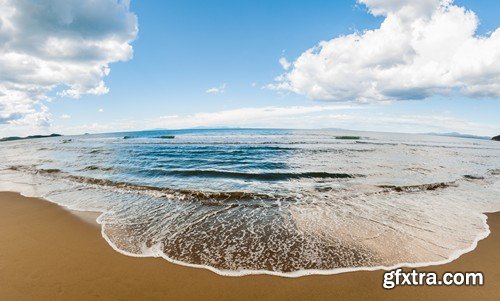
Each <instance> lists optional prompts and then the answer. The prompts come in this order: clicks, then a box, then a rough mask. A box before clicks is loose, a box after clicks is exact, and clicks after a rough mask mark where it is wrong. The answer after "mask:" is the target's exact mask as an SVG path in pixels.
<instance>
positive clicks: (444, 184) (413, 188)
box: [377, 181, 457, 192]
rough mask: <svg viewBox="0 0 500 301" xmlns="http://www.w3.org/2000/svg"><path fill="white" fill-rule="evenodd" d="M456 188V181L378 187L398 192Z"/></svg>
mask: <svg viewBox="0 0 500 301" xmlns="http://www.w3.org/2000/svg"><path fill="white" fill-rule="evenodd" d="M456 186H457V184H456V181H453V182H438V183H430V184H419V185H406V186H398V185H378V186H377V187H379V188H383V189H386V190H392V191H396V192H419V191H426V190H438V189H444V188H448V187H456Z"/></svg>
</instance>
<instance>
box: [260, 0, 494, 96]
mask: <svg viewBox="0 0 500 301" xmlns="http://www.w3.org/2000/svg"><path fill="white" fill-rule="evenodd" d="M359 2H360V3H362V4H365V5H366V6H367V7H368V10H369V11H370V13H372V14H373V15H376V16H383V17H384V18H385V19H384V20H383V22H382V24H381V26H380V28H377V29H374V30H367V31H364V32H362V33H353V34H350V35H346V36H340V37H337V38H335V39H332V40H329V41H322V42H320V43H319V44H318V45H317V46H316V47H314V48H312V49H309V50H307V51H306V52H304V53H303V54H302V55H300V56H299V58H297V59H296V60H295V62H293V63H292V65H291V70H289V72H287V73H285V74H283V75H281V76H279V77H277V79H276V80H277V81H276V83H275V84H272V85H270V86H269V88H272V89H277V90H285V91H293V92H295V93H298V94H304V95H307V96H308V97H310V98H313V99H318V100H330V101H346V100H349V101H358V102H372V101H390V100H405V99H424V98H427V97H430V96H432V95H448V94H450V93H451V92H458V93H460V94H462V95H465V96H469V97H476V98H482V97H500V28H499V29H496V30H495V31H493V32H492V33H491V34H488V35H486V36H478V35H477V34H476V30H477V28H478V24H479V21H478V17H477V16H476V15H475V14H474V12H472V11H469V10H466V9H465V8H463V7H459V6H457V5H454V4H453V2H452V1H451V0H421V1H413V0H359Z"/></svg>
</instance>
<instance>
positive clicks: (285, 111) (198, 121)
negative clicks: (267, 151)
mask: <svg viewBox="0 0 500 301" xmlns="http://www.w3.org/2000/svg"><path fill="white" fill-rule="evenodd" d="M361 108H362V107H360V106H356V105H349V104H346V105H328V106H324V105H323V106H320V105H316V106H292V107H274V106H271V107H256V108H240V109H233V110H224V111H219V112H200V113H196V114H191V115H185V116H179V115H173V116H163V117H160V118H159V119H158V120H155V121H153V123H152V124H150V125H149V127H151V128H159V127H164V128H190V127H197V126H246V127H252V126H266V127H270V126H271V127H273V126H274V127H284V126H286V124H285V123H284V122H283V120H284V119H286V118H296V117H297V116H306V115H308V114H315V113H320V112H328V111H335V110H347V109H361ZM363 108H368V107H363ZM301 122H303V120H301ZM280 123H282V124H281V125H280Z"/></svg>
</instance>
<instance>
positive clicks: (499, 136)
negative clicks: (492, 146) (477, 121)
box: [491, 135, 500, 141]
mask: <svg viewBox="0 0 500 301" xmlns="http://www.w3.org/2000/svg"><path fill="white" fill-rule="evenodd" d="M491 140H494V141H500V135H498V136H495V137H493V138H491Z"/></svg>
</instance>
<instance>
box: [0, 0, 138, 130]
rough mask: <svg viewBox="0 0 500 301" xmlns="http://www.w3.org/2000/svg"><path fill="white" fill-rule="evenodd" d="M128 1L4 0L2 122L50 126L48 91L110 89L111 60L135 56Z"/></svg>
mask: <svg viewBox="0 0 500 301" xmlns="http://www.w3.org/2000/svg"><path fill="white" fill-rule="evenodd" d="M137 30H138V29H137V18H136V16H135V15H134V14H133V13H131V12H130V11H129V1H127V0H100V1H93V0H39V1H31V0H0V70H1V72H0V124H4V126H7V127H11V128H12V127H14V126H16V127H19V126H26V127H27V129H29V130H31V129H37V128H43V127H46V126H47V125H48V124H49V123H50V114H49V112H48V110H47V108H46V107H45V106H44V105H43V102H44V101H47V100H50V98H49V96H48V95H49V92H51V91H53V90H54V89H55V88H58V90H61V92H59V93H58V95H59V96H67V97H73V98H78V97H80V96H81V95H83V94H95V95H100V94H105V93H107V92H108V88H107V87H106V85H105V83H104V81H103V78H104V77H105V76H106V75H108V74H109V71H110V69H109V64H110V63H112V62H117V61H126V60H129V59H130V58H131V57H132V46H131V45H130V43H131V42H132V41H133V40H134V39H135V37H136V35H137Z"/></svg>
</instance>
